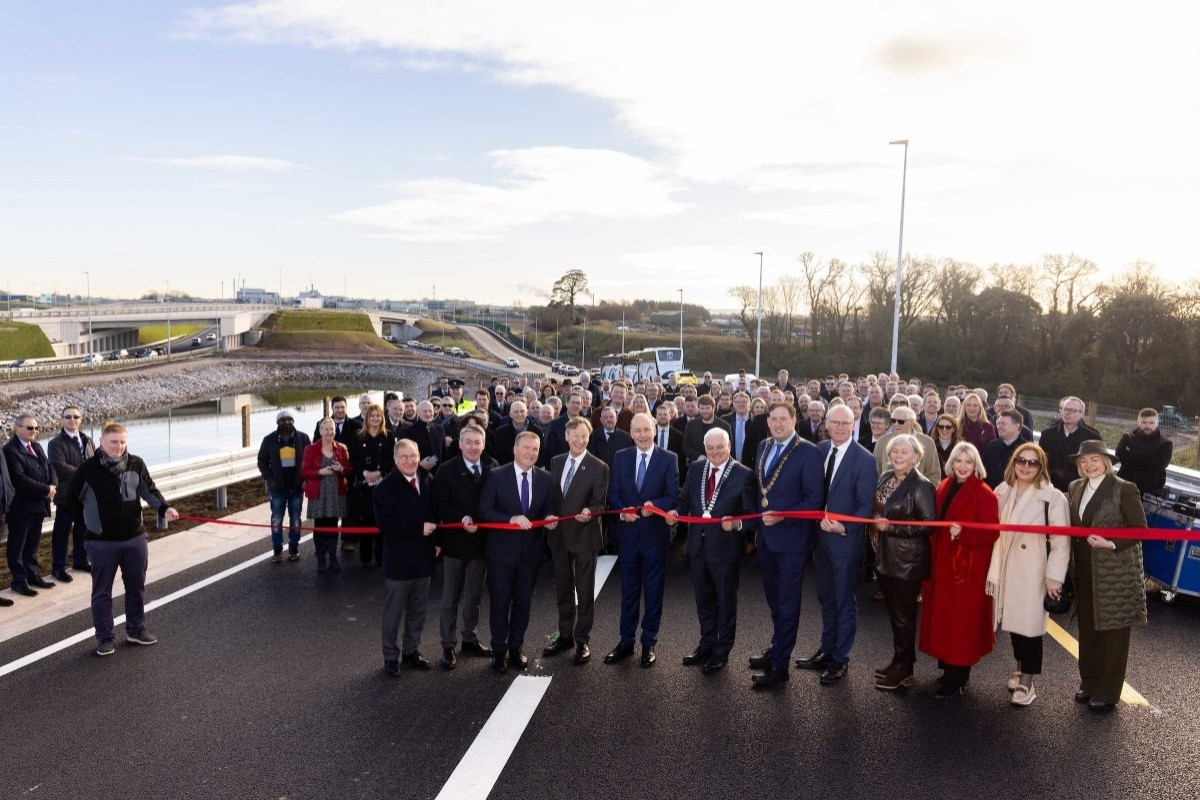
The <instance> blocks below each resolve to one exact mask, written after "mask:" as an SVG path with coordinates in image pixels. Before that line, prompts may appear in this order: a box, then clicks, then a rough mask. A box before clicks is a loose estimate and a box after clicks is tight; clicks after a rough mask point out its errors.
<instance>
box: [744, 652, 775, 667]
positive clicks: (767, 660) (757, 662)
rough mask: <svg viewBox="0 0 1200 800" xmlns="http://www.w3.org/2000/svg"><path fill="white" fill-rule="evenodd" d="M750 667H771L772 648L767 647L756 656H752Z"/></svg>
mask: <svg viewBox="0 0 1200 800" xmlns="http://www.w3.org/2000/svg"><path fill="white" fill-rule="evenodd" d="M749 664H750V669H770V668H771V648H769V647H768V648H766V649H765V650H763V651H762V652H761V653H759V654H758V655H756V656H750V660H749Z"/></svg>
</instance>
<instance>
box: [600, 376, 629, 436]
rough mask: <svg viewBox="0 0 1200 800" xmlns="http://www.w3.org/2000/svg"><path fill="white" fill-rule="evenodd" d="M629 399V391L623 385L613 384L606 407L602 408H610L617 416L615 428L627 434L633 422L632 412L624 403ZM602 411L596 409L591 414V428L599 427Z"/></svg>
mask: <svg viewBox="0 0 1200 800" xmlns="http://www.w3.org/2000/svg"><path fill="white" fill-rule="evenodd" d="M628 398H629V390H628V388H626V386H625V384H624V383H614V384H613V386H612V389H611V390H610V391H609V394H608V405H607V406H605V407H604V408H611V409H612V410H613V411H615V412H616V414H617V427H618V428H620V429H621V430H623V431H625V432H626V433H628V432H629V425H630V424H631V423H632V421H633V412H632V411H630V410H629V409H628V408H627V407H626V406H625V402H626V400H627V399H628ZM602 410H603V409H599V408H598V409H596V410H595V411H593V412H592V427H593V428H599V427H600V412H601V411H602Z"/></svg>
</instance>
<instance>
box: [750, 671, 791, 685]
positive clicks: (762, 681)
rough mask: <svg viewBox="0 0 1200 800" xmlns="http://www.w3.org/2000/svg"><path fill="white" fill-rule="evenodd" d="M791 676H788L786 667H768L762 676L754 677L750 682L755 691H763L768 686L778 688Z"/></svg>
mask: <svg viewBox="0 0 1200 800" xmlns="http://www.w3.org/2000/svg"><path fill="white" fill-rule="evenodd" d="M790 677H791V676H789V675H788V671H787V667H768V668H767V671H766V672H764V673H763V674H762V675H755V676H754V677H753V678H751V679H750V680H752V681H753V682H754V688H755V689H765V688H767V687H770V686H778V685H780V684H781V683H787V682H788V679H789V678H790Z"/></svg>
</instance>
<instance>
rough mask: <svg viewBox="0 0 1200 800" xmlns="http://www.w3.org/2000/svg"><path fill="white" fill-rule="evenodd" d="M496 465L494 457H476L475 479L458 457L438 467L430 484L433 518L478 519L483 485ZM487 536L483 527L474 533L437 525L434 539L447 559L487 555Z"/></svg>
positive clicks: (456, 520)
mask: <svg viewBox="0 0 1200 800" xmlns="http://www.w3.org/2000/svg"><path fill="white" fill-rule="evenodd" d="M497 466H499V465H498V464H497V463H496V459H494V458H492V457H491V456H489V455H488V454H487V453H484V454H483V455H482V456H480V458H479V467H480V476H479V480H475V475H474V474H473V473H472V472H471V470H470V468H469V467H467V463H466V462H465V461H463V459H462V456H459V457H458V458H452V459H450V460H449V461H447V462H446V463H445V464H442V465H441V466H439V467H438V468H437V472H436V473H435V474H434V476H433V483H432V484H430V494H431V495H432V502H433V519H434V521H435V522H462V519H463V517H470V518H471V519H472V520H474V521H476V522H478V521H480V519H479V497H480V495H482V494H483V484H484V483H485V482H486V481H487V478H488V474H489V473H490V472H491V471H492V470H493V469H495V468H496V467H497ZM487 535H488V532H487V530H486V529H484V528H480V529H479V530H477V531H476V532H475V533H468V532H467V531H465V530H463V529H462V528H438V530H437V534H436V537H437V538H436V541H437V544H438V547H440V548H442V555H444V556H446V557H447V558H462V559H477V558H484V557H485V556H486V555H487Z"/></svg>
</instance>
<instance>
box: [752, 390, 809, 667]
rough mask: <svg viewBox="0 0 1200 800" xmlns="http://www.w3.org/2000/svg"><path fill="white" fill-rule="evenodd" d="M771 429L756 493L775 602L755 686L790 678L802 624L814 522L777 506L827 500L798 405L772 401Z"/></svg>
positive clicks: (770, 601)
mask: <svg viewBox="0 0 1200 800" xmlns="http://www.w3.org/2000/svg"><path fill="white" fill-rule="evenodd" d="M767 428H768V429H769V430H770V432H771V436H770V438H768V439H764V440H763V441H762V443H760V444H759V446H758V458H757V464H758V466H757V469H756V470H755V475H756V477H757V480H758V496H759V505H760V507H761V508H760V510H761V511H762V512H763V518H762V526H761V527H760V528H759V529H758V564H759V568H760V569H761V570H762V581H763V592H764V594H766V596H767V605H769V606H770V607H771V623H772V626H773V631H772V634H771V646H770V647H768V648H766V649H765V650H763V651H762V653H761V654H760V655H757V656H754V657H753V658H751V659H750V666H751V668H753V669H761V670H765V672H764V673H763V674H762V675H755V676H754V678H753V680H754V686H755V687H767V686H776V685H779V684H781V683H784V682H786V681H787V679H788V664H789V662H790V661H791V657H792V648H794V647H795V646H796V627H797V626H798V625H799V624H800V596H801V593H802V592H803V590H804V568H805V565H806V563H807V561H808V557H809V555H810V554H811V553H812V548H813V537H814V536H815V531H816V527H817V526H816V525H815V524H814V523H813V521H812V520H807V519H788V518H785V517H782V516H780V515H778V514H776V513H773V512H777V511H815V510H817V509H819V508H821V505H822V503H823V502H824V500H825V497H824V494H823V491H822V484H823V477H824V476H823V472H824V469H823V467H824V465H823V464H822V462H821V451H820V450H818V449H817V446H816V445H815V444H813V443H812V442H809V441H805V440H804V439H801V438H800V437H799V436H798V435H797V434H796V409H795V407H794V406H793V405H792V404H791V403H788V402H782V403H772V404H771V408H770V410H769V411H768V412H767Z"/></svg>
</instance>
